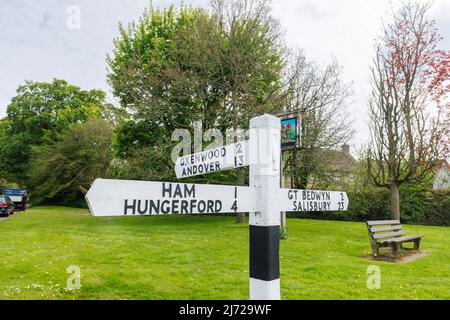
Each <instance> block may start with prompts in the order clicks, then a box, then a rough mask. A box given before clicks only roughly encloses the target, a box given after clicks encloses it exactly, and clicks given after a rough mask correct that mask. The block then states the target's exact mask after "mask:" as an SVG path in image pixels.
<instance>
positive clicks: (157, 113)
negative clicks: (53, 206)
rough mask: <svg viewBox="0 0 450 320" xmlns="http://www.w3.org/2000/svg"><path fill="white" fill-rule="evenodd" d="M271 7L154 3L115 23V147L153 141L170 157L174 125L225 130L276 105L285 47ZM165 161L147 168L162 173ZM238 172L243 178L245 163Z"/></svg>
mask: <svg viewBox="0 0 450 320" xmlns="http://www.w3.org/2000/svg"><path fill="white" fill-rule="evenodd" d="M269 12H270V10H269V7H268V3H267V1H262V0H261V1H259V0H258V1H247V0H245V1H235V0H220V1H213V2H212V8H211V10H209V11H207V10H204V9H199V8H192V7H189V8H186V7H181V8H180V9H175V8H174V7H170V8H168V9H165V10H159V9H154V8H151V9H150V10H149V11H148V12H146V13H145V14H144V15H143V16H142V17H141V18H140V19H139V20H138V21H137V22H133V23H131V24H130V25H129V26H128V28H124V27H123V26H120V36H119V38H117V39H116V40H115V42H114V44H115V49H114V52H113V54H112V56H110V57H109V58H108V64H109V74H108V79H109V82H110V84H111V86H112V88H113V92H114V94H115V95H116V96H117V97H118V98H119V99H120V102H121V106H122V108H124V109H126V110H127V111H129V113H130V119H129V120H128V121H127V122H126V123H124V124H123V125H121V126H120V127H119V128H118V130H117V132H116V139H115V142H114V145H115V149H116V152H117V154H118V155H119V156H120V157H121V158H123V159H128V160H129V162H128V163H131V162H134V160H132V159H131V158H132V157H133V156H137V155H138V154H142V152H143V149H146V148H150V149H151V150H152V152H153V153H158V152H159V153H161V157H162V158H164V157H165V159H167V160H166V161H167V163H170V149H167V141H168V140H169V139H170V136H171V134H172V132H173V131H174V130H175V129H177V128H192V127H193V122H194V121H202V124H203V129H209V128H219V129H220V130H221V131H222V133H225V132H226V129H228V128H232V129H234V130H236V129H237V128H238V127H240V128H242V129H246V128H248V124H249V120H250V118H251V117H253V116H256V115H259V114H263V113H266V112H267V113H270V112H274V110H276V109H277V108H279V106H280V105H281V100H280V99H278V95H277V93H278V92H279V91H280V89H281V83H282V81H281V78H282V77H281V73H282V70H283V67H284V57H283V53H284V47H283V46H282V45H281V41H279V40H280V33H279V28H278V24H277V23H276V21H275V20H274V19H272V17H271V16H270V13H269ZM165 137H166V138H165ZM167 138H169V139H167ZM155 146H158V147H156V148H155ZM138 157H139V156H138ZM162 163H164V161H154V162H152V163H149V167H148V171H150V172H160V173H161V174H163V173H164V172H166V167H167V165H161V164H162ZM134 172H136V171H134ZM143 175H144V176H147V175H146V174H145V173H143ZM135 178H136V177H135ZM142 178H143V177H142ZM236 179H237V183H238V184H243V183H245V175H244V174H243V171H242V170H241V171H240V172H239V173H238V175H237V178H236ZM239 221H242V217H241V219H239Z"/></svg>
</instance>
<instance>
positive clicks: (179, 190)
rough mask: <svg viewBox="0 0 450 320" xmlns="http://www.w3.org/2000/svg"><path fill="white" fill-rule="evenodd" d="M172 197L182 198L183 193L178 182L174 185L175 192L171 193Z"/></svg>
mask: <svg viewBox="0 0 450 320" xmlns="http://www.w3.org/2000/svg"><path fill="white" fill-rule="evenodd" d="M173 197H174V198H176V197H178V198H183V194H182V193H181V187H180V185H179V184H177V186H176V187H175V193H174V194H173Z"/></svg>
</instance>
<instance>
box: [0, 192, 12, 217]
mask: <svg viewBox="0 0 450 320" xmlns="http://www.w3.org/2000/svg"><path fill="white" fill-rule="evenodd" d="M13 213H14V202H12V201H11V198H10V197H8V196H0V216H2V217H8V216H9V215H11V214H13Z"/></svg>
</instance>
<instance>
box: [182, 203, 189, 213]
mask: <svg viewBox="0 0 450 320" xmlns="http://www.w3.org/2000/svg"><path fill="white" fill-rule="evenodd" d="M188 205H189V201H187V200H181V210H180V213H181V214H188V213H189V211H188Z"/></svg>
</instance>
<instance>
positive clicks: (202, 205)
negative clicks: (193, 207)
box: [197, 200, 206, 213]
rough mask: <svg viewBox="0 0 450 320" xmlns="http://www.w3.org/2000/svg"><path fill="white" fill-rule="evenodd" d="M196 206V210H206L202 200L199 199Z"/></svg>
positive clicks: (200, 211)
mask: <svg viewBox="0 0 450 320" xmlns="http://www.w3.org/2000/svg"><path fill="white" fill-rule="evenodd" d="M197 207H198V212H199V213H204V212H205V210H206V202H205V201H203V200H200V201H199V202H198V205H197Z"/></svg>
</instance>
